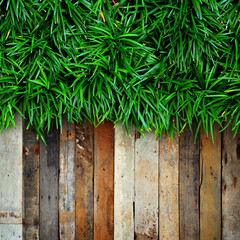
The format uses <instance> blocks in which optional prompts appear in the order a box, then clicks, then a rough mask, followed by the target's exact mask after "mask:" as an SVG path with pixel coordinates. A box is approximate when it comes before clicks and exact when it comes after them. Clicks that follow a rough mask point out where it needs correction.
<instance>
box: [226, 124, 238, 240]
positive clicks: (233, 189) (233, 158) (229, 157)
mask: <svg viewBox="0 0 240 240" xmlns="http://www.w3.org/2000/svg"><path fill="white" fill-rule="evenodd" d="M233 135H234V133H233V132H232V131H231V129H230V127H228V128H227V129H226V130H225V131H224V132H223V139H222V145H223V147H222V239H223V240H225V239H226V240H236V239H240V197H239V196H240V132H238V134H237V136H236V137H235V138H234V139H233Z"/></svg>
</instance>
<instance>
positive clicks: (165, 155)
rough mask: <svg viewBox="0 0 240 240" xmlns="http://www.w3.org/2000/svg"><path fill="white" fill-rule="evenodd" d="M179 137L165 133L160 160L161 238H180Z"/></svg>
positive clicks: (161, 143)
mask: <svg viewBox="0 0 240 240" xmlns="http://www.w3.org/2000/svg"><path fill="white" fill-rule="evenodd" d="M178 167H179V137H178V135H177V132H176V131H174V134H173V139H170V138H169V136H168V135H167V134H164V135H163V136H162V137H161V139H160V160H159V173H160V177H159V239H171V240H177V239H179V205H178V204H179V198H178V188H179V184H178V173H179V171H178V170H179V168H178Z"/></svg>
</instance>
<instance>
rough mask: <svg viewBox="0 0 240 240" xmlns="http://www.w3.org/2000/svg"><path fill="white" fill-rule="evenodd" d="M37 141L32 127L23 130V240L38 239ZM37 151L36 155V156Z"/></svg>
mask: <svg viewBox="0 0 240 240" xmlns="http://www.w3.org/2000/svg"><path fill="white" fill-rule="evenodd" d="M39 144H40V142H39V140H37V134H36V132H35V131H34V129H33V127H30V128H29V129H28V130H26V126H24V130H23V149H24V151H23V166H24V167H23V183H24V187H23V189H24V204H23V223H24V224H23V239H26V240H28V239H35V240H36V239H39V224H38V223H39ZM36 149H38V151H37V152H38V154H36Z"/></svg>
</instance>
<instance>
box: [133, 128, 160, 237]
mask: <svg viewBox="0 0 240 240" xmlns="http://www.w3.org/2000/svg"><path fill="white" fill-rule="evenodd" d="M136 136H137V138H138V137H139V138H138V139H136V142H135V239H137V240H147V239H158V181H159V178H158V174H159V172H158V170H159V169H158V157H159V141H158V140H157V139H156V138H155V134H154V132H149V133H146V137H145V138H144V137H142V136H139V133H137V134H136Z"/></svg>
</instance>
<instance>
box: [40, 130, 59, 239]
mask: <svg viewBox="0 0 240 240" xmlns="http://www.w3.org/2000/svg"><path fill="white" fill-rule="evenodd" d="M45 140H46V143H47V146H46V145H45V144H44V143H43V141H40V239H42V240H45V239H51V240H58V233H59V231H58V230H59V229H58V217H59V216H58V153H59V145H58V144H59V133H58V130H57V129H53V130H51V132H49V133H48V134H46V135H45Z"/></svg>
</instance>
